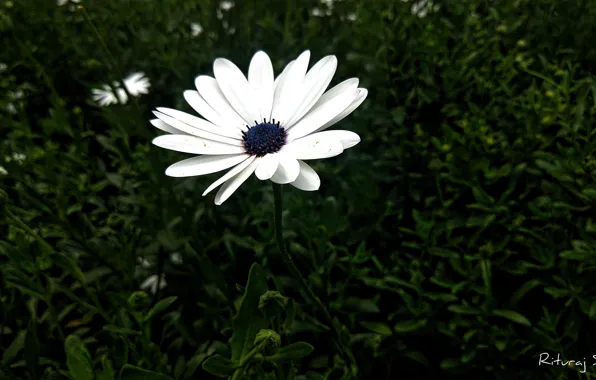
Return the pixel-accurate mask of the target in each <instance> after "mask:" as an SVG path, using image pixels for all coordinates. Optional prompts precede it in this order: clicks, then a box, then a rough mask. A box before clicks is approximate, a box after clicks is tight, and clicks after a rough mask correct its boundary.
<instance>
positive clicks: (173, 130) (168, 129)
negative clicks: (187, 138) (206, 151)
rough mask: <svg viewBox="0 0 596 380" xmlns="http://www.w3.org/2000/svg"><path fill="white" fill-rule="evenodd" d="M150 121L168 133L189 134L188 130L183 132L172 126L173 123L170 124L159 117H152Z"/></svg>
mask: <svg viewBox="0 0 596 380" xmlns="http://www.w3.org/2000/svg"><path fill="white" fill-rule="evenodd" d="M150 123H151V124H152V125H153V126H154V127H155V128H157V129H161V130H162V131H164V132H168V133H172V134H174V135H188V133H186V132H182V131H181V130H179V129H176V128H174V127H172V126H171V125H169V124H168V123H166V122H163V121H161V120H159V119H152V120H151V121H150Z"/></svg>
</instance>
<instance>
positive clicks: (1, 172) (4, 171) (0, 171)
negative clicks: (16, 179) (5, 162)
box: [0, 166, 8, 175]
mask: <svg viewBox="0 0 596 380" xmlns="http://www.w3.org/2000/svg"><path fill="white" fill-rule="evenodd" d="M0 174H2V175H7V174H8V172H7V171H6V169H4V166H0Z"/></svg>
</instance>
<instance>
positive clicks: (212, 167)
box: [166, 154, 248, 177]
mask: <svg viewBox="0 0 596 380" xmlns="http://www.w3.org/2000/svg"><path fill="white" fill-rule="evenodd" d="M247 158H248V155H246V154H231V155H221V156H198V157H192V158H188V159H186V160H182V161H179V162H176V163H175V164H173V165H170V167H168V168H167V169H166V175H167V176H170V177H192V176H199V175H204V174H211V173H215V172H219V171H222V170H225V169H228V168H231V167H232V166H234V165H238V164H239V163H241V162H242V161H244V160H246V159H247Z"/></svg>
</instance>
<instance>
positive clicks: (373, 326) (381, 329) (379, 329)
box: [360, 321, 393, 336]
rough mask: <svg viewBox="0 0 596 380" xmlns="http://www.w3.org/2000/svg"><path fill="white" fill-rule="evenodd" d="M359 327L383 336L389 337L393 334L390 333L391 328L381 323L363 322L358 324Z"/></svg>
mask: <svg viewBox="0 0 596 380" xmlns="http://www.w3.org/2000/svg"><path fill="white" fill-rule="evenodd" d="M360 325H361V326H362V327H365V328H367V329H369V330H370V331H373V332H376V333H377V334H381V335H384V336H390V335H391V334H393V331H391V327H389V326H387V325H386V324H384V323H382V322H367V321H363V322H360Z"/></svg>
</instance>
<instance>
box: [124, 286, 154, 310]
mask: <svg viewBox="0 0 596 380" xmlns="http://www.w3.org/2000/svg"><path fill="white" fill-rule="evenodd" d="M150 304H151V300H150V299H149V295H148V294H147V293H145V292H142V291H137V292H134V293H133V294H131V295H130V297H129V298H128V306H130V307H131V308H132V309H133V310H136V311H141V310H144V309H146V308H148V307H149V305H150Z"/></svg>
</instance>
